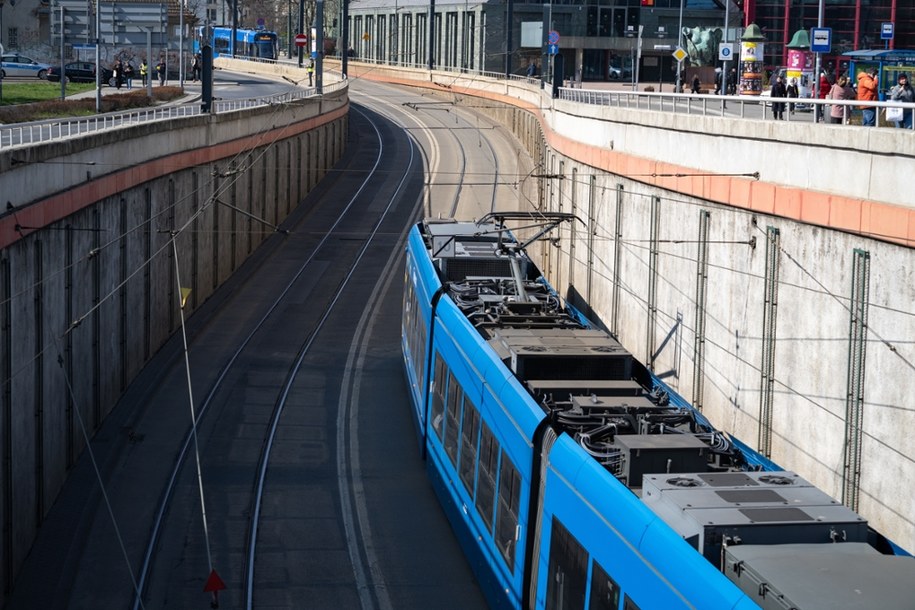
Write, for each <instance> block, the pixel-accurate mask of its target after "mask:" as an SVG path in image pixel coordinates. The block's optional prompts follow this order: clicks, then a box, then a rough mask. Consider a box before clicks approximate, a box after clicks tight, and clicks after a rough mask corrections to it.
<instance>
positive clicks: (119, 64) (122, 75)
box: [112, 59, 134, 89]
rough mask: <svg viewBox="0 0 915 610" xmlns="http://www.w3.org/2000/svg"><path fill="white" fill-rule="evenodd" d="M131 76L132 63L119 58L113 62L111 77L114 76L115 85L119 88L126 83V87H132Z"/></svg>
mask: <svg viewBox="0 0 915 610" xmlns="http://www.w3.org/2000/svg"><path fill="white" fill-rule="evenodd" d="M133 76H134V67H133V64H132V63H130V62H129V61H121V60H120V59H119V60H117V61H116V62H114V68H112V77H113V78H114V86H115V87H117V88H118V89H120V88H121V87H123V86H124V85H125V84H126V85H127V88H128V89H133Z"/></svg>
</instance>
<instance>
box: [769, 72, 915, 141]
mask: <svg viewBox="0 0 915 610" xmlns="http://www.w3.org/2000/svg"><path fill="white" fill-rule="evenodd" d="M878 74H879V71H878V69H877V68H869V69H867V70H864V71H862V72H859V73H858V79H857V80H858V87H857V90H855V88H854V87H852V83H851V79H849V77H848V76H846V75H844V74H843V75H841V76H839V78H838V79H835V80H834V79H832V78H831V77H829V76H827V74H826V73H825V72H823V73H822V74H820V78H819V80H818V81H817V89H816V94H817V98H819V99H821V100H857V101H862V102H875V101H877V100H878V99H879V98H878V90H879V79H878ZM771 93H772V98H773V99H775V98H787V99H789V100H790V99H793V98H797V97H798V96H799V93H800V92H799V90H798V85H797V79H796V78H792V79H791V82H790V83H785V82H784V81H783V79H782V77H781V76H778V77H776V79H775V82H774V83H773V84H772V92H771ZM886 99H887V100H891V101H898V102H904V103H910V104H911V103H915V89H913V88H912V86H911V85H910V84H909V79H908V75H907V74H906V73H905V72H902V73H900V74H899V76H898V79H897V84H896V85H895V86H894V87H893V88H891V89H890V90H889V91H888V92H887V98H886ZM786 105H787V107H788V111H789V113H791V112H793V111H794V103H792V102H790V101H789V102H788V103H787V104H786V103H785V102H773V103H772V118H774V119H775V120H782V119H784V118H785V116H784V113H785V107H786ZM853 108H854V107H853V105H851V104H817V105H816V109H815V115H816V116H815V120H816V121H817V122H820V121H823V122H828V123H832V124H839V125H841V124H843V123H847V122H848V119H849V116H850V115H851V113H852V111H853ZM858 108H859V109H860V110H861V124H862V125H863V126H865V127H874V126H876V125H877V111H878V109H877V108H876V107H874V106H859V107H858ZM886 120H887V122H888V123H895V125H896V127H902V128H905V129H911V128H912V120H913V112H912V109H911V108H904V109H903V108H895V109H893V108H887V110H886Z"/></svg>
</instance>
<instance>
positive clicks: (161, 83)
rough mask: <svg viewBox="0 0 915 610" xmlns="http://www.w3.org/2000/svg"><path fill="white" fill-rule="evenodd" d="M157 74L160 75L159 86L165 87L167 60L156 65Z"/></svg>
mask: <svg viewBox="0 0 915 610" xmlns="http://www.w3.org/2000/svg"><path fill="white" fill-rule="evenodd" d="M156 74H158V75H159V86H160V87H162V86H164V85H165V60H164V59H160V60H159V63H157V64H156Z"/></svg>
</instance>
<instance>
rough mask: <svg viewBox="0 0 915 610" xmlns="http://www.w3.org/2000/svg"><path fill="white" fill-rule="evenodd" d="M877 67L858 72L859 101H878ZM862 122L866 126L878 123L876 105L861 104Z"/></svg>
mask: <svg viewBox="0 0 915 610" xmlns="http://www.w3.org/2000/svg"><path fill="white" fill-rule="evenodd" d="M877 73H878V72H877V68H871V69H870V70H867V71H863V72H859V73H858V95H857V97H858V101H860V102H875V101H877ZM860 108H861V114H862V118H861V124H862V125H864V126H865V127H873V126H874V125H876V124H877V109H876V108H875V107H874V106H860Z"/></svg>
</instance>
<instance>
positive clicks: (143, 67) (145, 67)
mask: <svg viewBox="0 0 915 610" xmlns="http://www.w3.org/2000/svg"><path fill="white" fill-rule="evenodd" d="M147 76H149V64H147V63H146V60H145V59H144V60H143V61H141V62H140V78H142V79H143V86H144V87H145V86H146V77H147Z"/></svg>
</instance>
